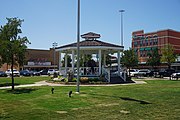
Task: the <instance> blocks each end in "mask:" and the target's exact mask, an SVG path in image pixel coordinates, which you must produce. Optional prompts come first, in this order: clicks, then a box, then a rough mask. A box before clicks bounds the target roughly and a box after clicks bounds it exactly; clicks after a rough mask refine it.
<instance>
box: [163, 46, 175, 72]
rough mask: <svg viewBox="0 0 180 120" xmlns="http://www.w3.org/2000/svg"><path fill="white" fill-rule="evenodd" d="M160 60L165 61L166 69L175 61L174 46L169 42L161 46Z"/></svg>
mask: <svg viewBox="0 0 180 120" xmlns="http://www.w3.org/2000/svg"><path fill="white" fill-rule="evenodd" d="M161 51H162V56H161V62H166V63H167V65H168V69H170V68H171V63H173V62H175V61H176V58H177V55H176V54H175V53H174V48H173V47H172V45H171V44H166V45H164V47H163V48H162V50H161Z"/></svg>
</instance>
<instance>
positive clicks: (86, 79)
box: [80, 77, 89, 83]
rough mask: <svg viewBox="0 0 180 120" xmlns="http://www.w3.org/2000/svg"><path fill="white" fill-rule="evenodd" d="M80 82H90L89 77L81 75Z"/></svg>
mask: <svg viewBox="0 0 180 120" xmlns="http://www.w3.org/2000/svg"><path fill="white" fill-rule="evenodd" d="M80 82H81V83H88V82H89V78H88V77H81V78H80Z"/></svg>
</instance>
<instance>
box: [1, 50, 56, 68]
mask: <svg viewBox="0 0 180 120" xmlns="http://www.w3.org/2000/svg"><path fill="white" fill-rule="evenodd" d="M25 56H26V62H25V64H24V66H14V68H16V69H18V70H21V69H29V70H42V69H50V68H58V64H59V58H58V56H59V53H58V52H55V51H54V49H53V48H50V49H49V50H41V49H27V52H26V55H25ZM7 69H10V66H9V65H7V64H4V65H2V66H1V67H0V71H6V70H7Z"/></svg>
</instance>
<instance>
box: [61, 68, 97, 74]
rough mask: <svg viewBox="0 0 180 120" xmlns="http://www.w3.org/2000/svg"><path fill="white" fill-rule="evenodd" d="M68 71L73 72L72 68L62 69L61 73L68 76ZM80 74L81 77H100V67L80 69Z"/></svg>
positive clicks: (75, 70) (75, 69) (75, 71)
mask: <svg viewBox="0 0 180 120" xmlns="http://www.w3.org/2000/svg"><path fill="white" fill-rule="evenodd" d="M68 71H73V69H72V67H67V68H65V67H61V69H60V73H61V75H63V76H66V75H67V73H68ZM79 73H80V75H81V76H98V75H99V67H80V68H79ZM76 74H77V68H74V75H76Z"/></svg>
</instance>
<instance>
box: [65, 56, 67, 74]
mask: <svg viewBox="0 0 180 120" xmlns="http://www.w3.org/2000/svg"><path fill="white" fill-rule="evenodd" d="M65 75H67V53H65Z"/></svg>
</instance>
